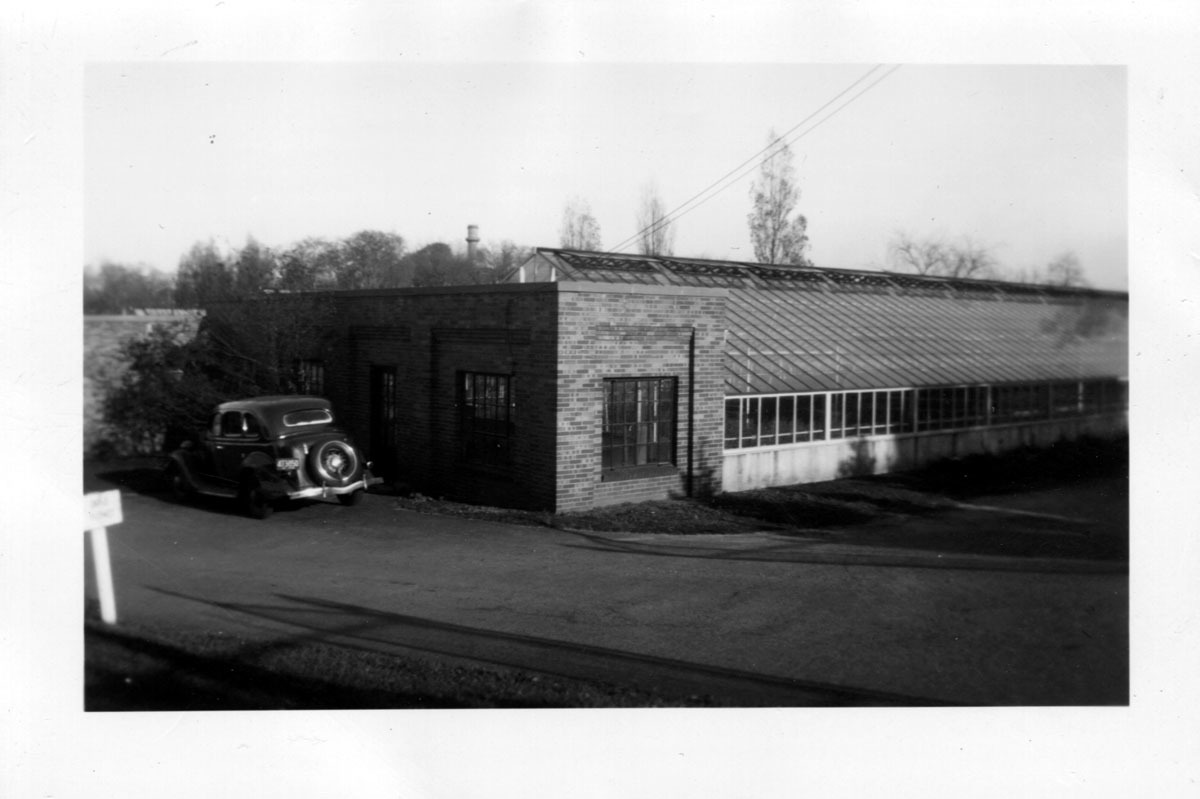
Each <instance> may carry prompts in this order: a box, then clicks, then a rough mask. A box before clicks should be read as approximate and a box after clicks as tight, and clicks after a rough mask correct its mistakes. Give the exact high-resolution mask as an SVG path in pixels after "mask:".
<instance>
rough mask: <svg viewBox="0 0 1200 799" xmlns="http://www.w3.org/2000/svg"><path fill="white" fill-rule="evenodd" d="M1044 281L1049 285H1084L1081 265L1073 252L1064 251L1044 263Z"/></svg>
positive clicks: (1084, 280)
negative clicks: (1047, 262)
mask: <svg viewBox="0 0 1200 799" xmlns="http://www.w3.org/2000/svg"><path fill="white" fill-rule="evenodd" d="M1041 282H1044V283H1046V284H1048V285H1051V286H1086V285H1087V280H1086V279H1085V278H1084V276H1083V265H1082V264H1080V263H1079V256H1078V255H1076V254H1075V253H1074V252H1070V251H1068V252H1064V253H1062V254H1061V255H1059V256H1058V257H1057V258H1055V259H1054V260H1053V261H1051V262H1050V263H1049V264H1047V265H1046V276H1045V279H1044V280H1043V281H1041Z"/></svg>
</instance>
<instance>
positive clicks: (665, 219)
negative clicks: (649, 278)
mask: <svg viewBox="0 0 1200 799" xmlns="http://www.w3.org/2000/svg"><path fill="white" fill-rule="evenodd" d="M882 66H883V65H882V64H876V65H875V66H873V67H871V68H870V69H869V70H867V71H866V73H864V74H863V75H862V76H861V77H859V78H858V80H856V81H854V82H853V83H851V84H850V85H849V86H847V87H846V88H845V89H842V91H840V92H838V93H837V94H836V95H835V96H834V97H833V98H832V99H830V100H829V101H828V102H826V103H825V104H824V105H822V106H821V107H820V108H818V109H817V110H816V111H813V112H812V113H811V114H809V115H808V116H807V117H805V118H804V119H802V120H801V121H800V122H798V123H796V124H795V125H793V126H792V127H790V128H788V130H786V131H785V132H784V133H783V134H782V135H780V136H778V137H776V138H775V139H774V140H773V141H771V142H769V143H768V144H767V146H766V147H764V148H762V149H761V150H759V151H758V152H756V153H755V154H754V155H752V156H750V157H749V158H747V159H746V160H745V161H742V162H741V163H740V164H738V165H737V166H735V167H734V168H733V169H731V170H730V171H728V172H726V173H725V174H724V175H722V176H721V177H720V178H718V179H717V180H715V181H713V182H712V183H710V184H709V185H708V186H706V187H705V188H704V189H702V190H701V191H700V192H698V193H697V194H694V195H693V196H692V197H691V198H689V199H688V200H687V201H686V202H684V203H683V204H682V205H679V206H677V207H676V208H674V209H673V210H672V211H670V212H669V213H667V214H666V215H664V216H662V217H660V218H659V219H657V220H655V221H654V222H652V223H651V224H649V225H647V226H646V227H644V228H642V229H641V230H639V231H638V232H637V233H635V234H633V235H632V236H630V237H629V238H627V239H625V240H624V241H622V242H621V243H620V244H618V245H617V246H616V247H614V248H613V249H612V250H611V251H610V252H621V250H623V249H624V248H625V247H628V246H629V245H630V244H632V243H634V242H636V241H638V240H639V239H640V238H641V237H642V236H644V235H645V234H647V233H649V232H652V231H654V230H657V229H659V228H661V227H664V226H666V225H669V224H671V223H673V222H675V221H677V220H678V219H680V218H681V217H684V216H686V215H687V214H689V213H691V212H692V211H694V210H696V209H697V208H699V207H700V206H701V205H703V204H704V203H706V202H708V201H709V200H711V199H712V198H713V197H715V196H717V195H718V194H720V193H721V192H722V191H724V190H725V189H727V188H729V187H730V186H731V185H733V184H734V183H735V182H736V181H737V180H739V179H741V178H743V177H745V176H746V175H747V174H749V173H750V172H752V171H753V169H754V167H755V166H757V165H758V164H759V163H761V161H760V160H759V156H761V155H763V154H764V153H767V152H770V151H772V150H774V149H775V148H776V147H777V146H778V145H779V144H780V143H781V142H784V139H787V137H788V136H790V135H791V134H792V133H793V132H794V131H796V130H797V129H799V128H801V127H803V126H804V125H805V124H807V123H808V122H809V121H810V120H812V119H813V118H814V117H816V116H817V115H819V114H820V113H821V112H823V111H824V110H825V109H827V108H829V106H831V105H833V104H834V103H836V102H837V101H838V100H840V99H841V98H842V97H844V96H845V95H846V94H848V93H849V92H851V91H853V90H854V88H855V87H856V86H858V85H859V84H860V83H862V82H863V81H865V80H867V79H868V78H869V77H870V76H871V75H872V74H873V73H874V72H876V71H877V70H879V69H880V68H881V67H882ZM899 68H900V65H899V64H897V65H895V66H893V67H892V68H890V69H889V70H888V71H887V72H885V73H884V74H883V75H881V76H880V77H879V78H877V79H876V80H875V81H874V82H872V83H870V84H869V85H867V86H866V87H865V88H864V89H862V91H860V92H858V93H857V94H855V95H854V96H853V97H851V98H850V99H849V100H847V101H846V102H845V103H843V104H842V105H841V106H839V107H838V108H835V109H834V110H833V111H831V112H830V113H829V114H828V115H827V116H825V117H824V118H823V119H820V120H818V121H817V122H816V123H814V124H813V125H812V127H810V128H808V129H807V130H804V131H802V132H801V133H799V134H798V135H796V136H794V137H793V138H792V139H790V140H789V141H787V142H784V143H785V145H786V144H792V143H794V142H797V141H799V140H800V139H802V138H804V137H805V136H807V135H808V134H809V133H812V132H813V131H814V130H816V129H817V128H819V127H820V126H821V125H823V124H825V123H826V122H828V121H829V120H830V119H832V118H833V117H834V116H836V115H837V114H838V113H839V112H841V111H842V110H843V109H844V108H846V106H848V105H850V104H851V103H853V102H854V101H855V100H857V99H858V98H859V97H862V96H863V95H864V94H866V93H867V92H869V91H870V90H871V89H873V88H875V87H876V86H878V85H879V84H880V83H882V82H883V81H885V80H886V79H887V78H889V77H890V76H891V75H892V73H894V72H895V71H896V70H898V69H899ZM762 160H766V159H762ZM748 164H749V165H750V169H746V166H747V165H748ZM730 178H732V179H730ZM721 184H724V185H721ZM717 187H719V188H717ZM713 189H716V190H715V191H713ZM710 192H711V194H710ZM706 194H707V195H709V196H707V197H705V195H706ZM701 197H703V198H704V199H703V200H701V199H700V198H701ZM698 200H699V202H697V201H698ZM688 206H691V207H690V208H689V207H688ZM685 209H686V210H685Z"/></svg>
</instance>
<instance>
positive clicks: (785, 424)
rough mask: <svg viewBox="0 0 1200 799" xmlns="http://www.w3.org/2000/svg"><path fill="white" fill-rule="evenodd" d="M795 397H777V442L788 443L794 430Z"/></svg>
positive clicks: (790, 441)
mask: <svg viewBox="0 0 1200 799" xmlns="http://www.w3.org/2000/svg"><path fill="white" fill-rule="evenodd" d="M795 416H796V398H795V397H780V398H779V420H778V421H779V439H778V441H779V443H780V444H790V443H792V440H793V437H794V436H793V434H794V432H795V430H796V419H795Z"/></svg>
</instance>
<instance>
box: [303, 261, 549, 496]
mask: <svg viewBox="0 0 1200 799" xmlns="http://www.w3.org/2000/svg"><path fill="white" fill-rule="evenodd" d="M337 304H338V318H339V320H340V321H339V335H338V337H337V339H338V344H337V345H336V346H335V347H334V350H333V352H332V358H331V359H330V360H329V361H327V365H326V378H327V382H328V385H329V391H328V394H329V396H330V399H332V400H333V401H334V403H335V405H336V407H337V408H339V409H340V412H341V415H342V418H343V420H344V421H345V422H346V424H347V426H348V427H349V428H350V429H351V432H352V433H353V434H354V436H355V439H356V440H357V441H358V443H359V444H361V445H363V446H364V447H366V448H368V457H371V458H372V459H375V460H378V459H380V455H381V453H378V452H376V453H371V452H370V451H369V450H370V447H371V441H372V430H371V397H370V394H371V383H370V379H371V367H372V366H381V367H391V368H394V369H395V371H396V376H397V389H398V390H397V407H396V424H395V430H394V436H395V440H396V444H397V446H396V458H395V459H396V468H395V469H394V470H393V473H392V474H390V475H388V479H389V481H390V482H393V483H398V484H406V485H408V486H411V487H413V488H415V489H417V490H419V491H422V492H424V493H428V494H431V495H434V496H444V497H447V498H454V499H461V500H465V501H471V502H477V503H484V504H497V505H506V506H511V507H525V508H537V509H549V508H552V507H553V504H554V489H553V486H554V454H553V453H554V440H555V424H554V408H555V403H556V399H555V393H556V385H555V380H554V375H555V357H554V353H555V326H556V323H557V322H556V316H555V312H554V305H555V293H554V291H553V288H552V287H547V286H528V285H505V286H489V287H487V288H486V289H484V288H476V287H470V288H468V287H450V288H442V289H417V290H405V291H376V292H371V291H365V292H345V293H340V294H338V295H337ZM314 357H319V356H314ZM462 372H482V373H488V374H502V375H509V376H510V377H511V381H512V390H513V401H514V407H513V409H512V419H513V423H514V435H513V439H512V440H513V448H512V459H511V466H510V467H508V468H505V469H497V468H487V467H482V466H478V465H473V464H469V463H466V462H465V461H464V457H463V453H462V450H461V441H462V439H461V435H460V430H459V427H460V420H459V408H458V404H457V400H458V383H459V375H460V373H462Z"/></svg>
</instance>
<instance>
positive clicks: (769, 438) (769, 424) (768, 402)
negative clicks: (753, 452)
mask: <svg viewBox="0 0 1200 799" xmlns="http://www.w3.org/2000/svg"><path fill="white" fill-rule="evenodd" d="M777 409H778V402H777V400H776V398H775V397H763V398H762V402H761V403H760V404H759V409H758V444H759V446H763V447H765V446H769V445H771V444H774V443H775V426H776V411H777Z"/></svg>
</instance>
